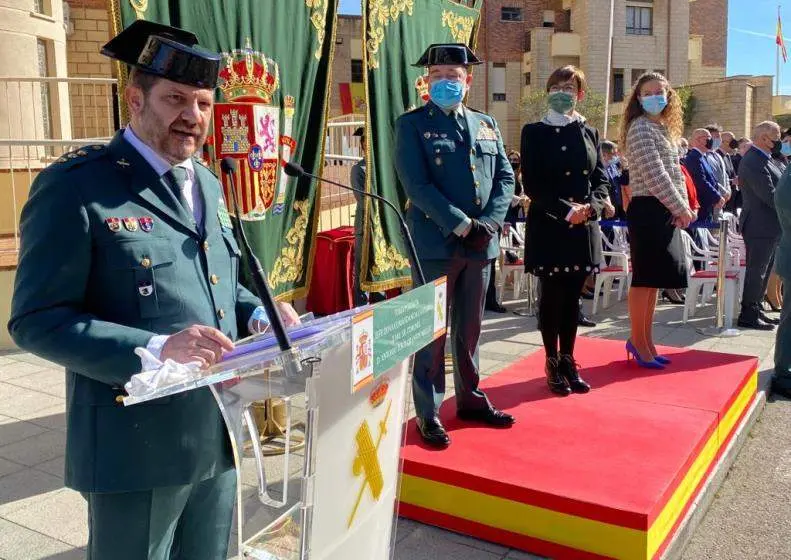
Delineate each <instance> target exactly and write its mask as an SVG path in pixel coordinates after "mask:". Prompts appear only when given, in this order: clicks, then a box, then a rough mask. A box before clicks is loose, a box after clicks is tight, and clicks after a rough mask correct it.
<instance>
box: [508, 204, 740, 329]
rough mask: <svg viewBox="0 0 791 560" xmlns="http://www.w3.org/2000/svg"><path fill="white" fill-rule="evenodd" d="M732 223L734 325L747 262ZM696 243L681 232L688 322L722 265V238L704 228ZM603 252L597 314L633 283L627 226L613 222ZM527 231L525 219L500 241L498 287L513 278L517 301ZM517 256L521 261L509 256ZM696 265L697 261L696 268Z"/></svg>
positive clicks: (728, 313) (729, 307)
mask: <svg viewBox="0 0 791 560" xmlns="http://www.w3.org/2000/svg"><path fill="white" fill-rule="evenodd" d="M725 217H726V218H727V219H728V221H729V224H730V227H729V233H728V238H727V251H726V254H727V259H726V263H725V267H726V270H725V293H724V294H723V296H724V297H725V324H726V326H731V325H732V323H733V319H734V317H735V316H736V314H737V313H738V308H737V307H738V304H739V301H740V299H741V293H742V290H743V288H744V276H745V261H744V255H745V254H746V252H745V249H744V240H743V239H742V238H741V236H740V235H739V234H738V233H737V232H736V231H737V229H736V224H737V221H738V220H737V218H736V216H735V215H733V214H730V213H726V214H725ZM695 234H696V237H697V242H696V241H695V240H694V239H693V238H692V236H690V235H689V233H687V232H686V231H682V232H681V238H682V243H683V250H684V257H685V259H686V265H687V274H688V277H687V290H686V294H685V305H684V315H683V321H684V322H685V323H686V322H687V321H688V320H689V319H690V318H691V317H694V316H695V311H696V310H697V307H698V305H702V304H705V303H708V302H709V301H710V300H711V299H712V297H713V296H714V293H715V288H716V285H717V274H718V268H719V239H718V237H716V236H714V235H713V234H712V233H711V231H710V230H708V229H706V228H698V229H697V230H696V231H695ZM602 243H603V255H604V257H605V260H606V261H607V263H606V266H603V267H602V268H601V269H600V271H599V274H597V275H596V280H595V285H594V291H593V308H592V313H593V314H596V312H597V311H598V310H599V308H600V306H601V308H602V309H605V308H607V307H609V306H610V303H611V299H612V296H613V295H614V296H615V297H616V299H617V301H621V300H623V298H624V297H625V296H626V290H627V288H628V286H629V285H630V284H631V280H632V272H631V266H630V265H631V262H630V258H629V254H630V251H629V240H628V235H627V230H626V227H625V226H621V225H614V226H612V238H611V239H608V238H607V236H602ZM524 247H525V230H524V224H523V223H517V224H516V227H512V226H509V225H506V227H505V228H504V229H503V233H502V236H501V239H500V248H501V251H500V259H499V266H500V278H499V291H500V294H501V295H502V294H504V290H505V283H506V278H508V277H511V278H512V282H513V286H512V289H513V299H518V298H519V296H520V294H521V293H522V289H523V287H524V286H525V285H526V284H527V283H526V282H525V280H526V277H525V272H524ZM507 253H510V254H511V255H516V256H517V259H516V261H515V262H513V258H512V257H509V256H507ZM695 263H699V264H698V266H697V268H696V266H695Z"/></svg>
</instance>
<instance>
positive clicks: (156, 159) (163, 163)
mask: <svg viewBox="0 0 791 560" xmlns="http://www.w3.org/2000/svg"><path fill="white" fill-rule="evenodd" d="M124 140H126V141H127V142H129V143H130V144H131V145H132V147H133V148H134V149H135V150H137V151H138V152H139V153H140V155H141V156H143V159H144V160H146V161H147V162H148V164H149V165H150V166H151V167H152V168H153V169H154V171H155V172H156V174H157V175H159V176H160V177H162V176H163V175H164V174H165V173H167V172H168V171H170V168H171V167H174V166H173V165H171V164H170V163H169V162H168V161H167V160H166V159H165V158H163V157H162V156H161V155H159V154H158V153H157V152H155V151H154V149H153V148H151V146H149V145H148V144H146V143H145V142H143V141H142V140H141V139H140V138H139V137H138V136H137V134H135V132H134V130H132V127H131V126H130V125H127V127H126V128H125V129H124ZM176 165H178V166H180V167H184V168H186V169H187V171H188V172H189V177H190V178H192V177H193V176H194V175H195V168H194V167H193V166H192V159H189V158H188V159H185V160H184V161H182V162H181V163H177V164H176Z"/></svg>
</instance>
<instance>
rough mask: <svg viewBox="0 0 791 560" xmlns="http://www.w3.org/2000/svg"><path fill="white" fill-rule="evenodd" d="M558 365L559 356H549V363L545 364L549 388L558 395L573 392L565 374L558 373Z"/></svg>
mask: <svg viewBox="0 0 791 560" xmlns="http://www.w3.org/2000/svg"><path fill="white" fill-rule="evenodd" d="M558 367H559V365H558V359H557V358H547V363H546V365H545V366H544V373H545V374H546V376H547V385H549V390H550V391H552V392H553V393H555V394H556V395H560V396H561V397H565V396H568V395H570V394H571V388H570V387H569V384H568V383H567V382H566V380H565V379H564V378H563V376H561V375H560V373H558Z"/></svg>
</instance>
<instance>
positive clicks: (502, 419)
mask: <svg viewBox="0 0 791 560" xmlns="http://www.w3.org/2000/svg"><path fill="white" fill-rule="evenodd" d="M456 416H458V417H459V419H460V420H465V421H467V422H483V423H484V424H489V425H490V426H497V427H499V428H503V427H506V426H510V425H511V424H513V423H514V422H515V420H514V417H513V416H511V415H510V414H507V413H505V412H503V411H502V410H497V409H496V408H494V407H492V408H484V409H481V410H457V411H456Z"/></svg>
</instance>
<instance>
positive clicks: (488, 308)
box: [486, 301, 508, 313]
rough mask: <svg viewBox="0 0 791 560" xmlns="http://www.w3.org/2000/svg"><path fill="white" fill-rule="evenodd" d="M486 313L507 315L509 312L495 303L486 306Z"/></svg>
mask: <svg viewBox="0 0 791 560" xmlns="http://www.w3.org/2000/svg"><path fill="white" fill-rule="evenodd" d="M486 311H494V312H495V313H505V312H506V311H508V310H507V309H506V308H505V307H503V306H502V305H500V304H499V303H497V302H496V301H495V302H494V303H487V304H486Z"/></svg>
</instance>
